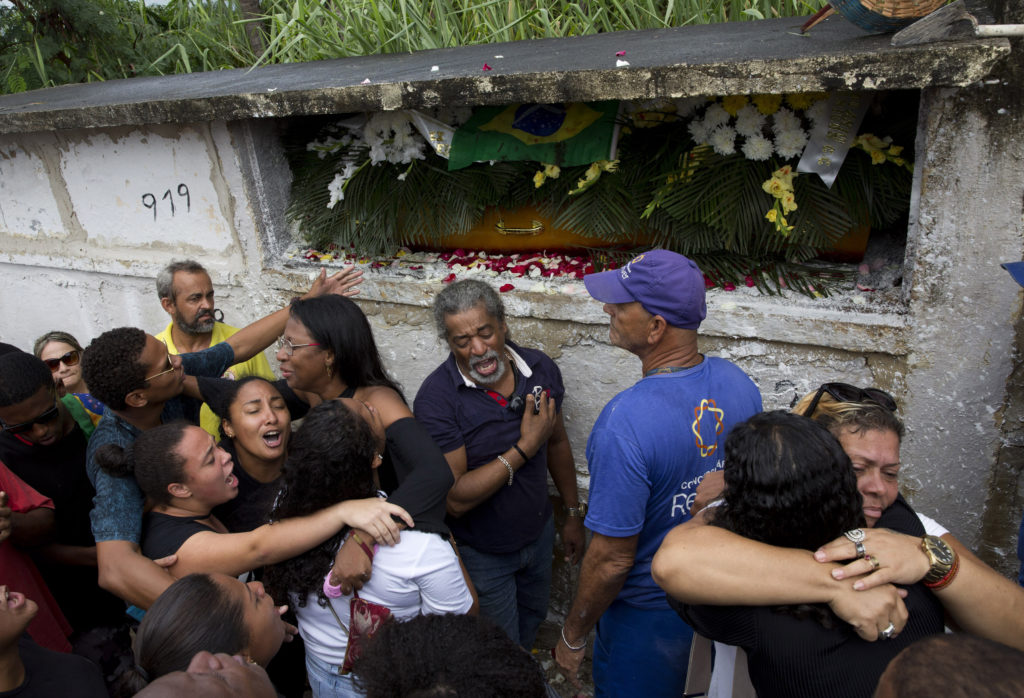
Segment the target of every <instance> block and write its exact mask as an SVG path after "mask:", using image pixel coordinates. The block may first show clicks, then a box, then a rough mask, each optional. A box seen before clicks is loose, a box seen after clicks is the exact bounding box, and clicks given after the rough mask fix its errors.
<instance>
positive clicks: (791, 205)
mask: <svg viewBox="0 0 1024 698" xmlns="http://www.w3.org/2000/svg"><path fill="white" fill-rule="evenodd" d="M780 200H781V201H782V211H783V212H784V213H792V212H793V211H795V210H796V196H794V195H793V192H787V193H786V194H783V196H782V198H781V199H780Z"/></svg>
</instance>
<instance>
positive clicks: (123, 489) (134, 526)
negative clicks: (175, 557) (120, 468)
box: [85, 422, 144, 544]
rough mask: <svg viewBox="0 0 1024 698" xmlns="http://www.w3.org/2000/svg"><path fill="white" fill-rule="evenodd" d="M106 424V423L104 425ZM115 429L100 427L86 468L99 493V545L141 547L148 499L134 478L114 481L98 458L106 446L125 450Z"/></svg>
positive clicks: (95, 517) (95, 524) (94, 515)
mask: <svg viewBox="0 0 1024 698" xmlns="http://www.w3.org/2000/svg"><path fill="white" fill-rule="evenodd" d="M101 424H102V422H101ZM121 441H122V440H121V439H118V438H117V432H116V430H114V429H107V428H104V429H100V428H99V427H97V429H96V431H95V432H94V433H93V438H92V439H90V440H89V449H88V451H87V452H86V460H85V467H86V471H87V473H88V475H89V479H90V480H91V481H92V484H93V487H94V488H95V489H96V495H95V496H94V497H93V500H92V502H93V507H92V512H90V514H89V517H90V522H91V525H92V535H93V538H95V539H96V542H97V543H102V542H104V541H109V540H126V541H130V542H132V543H136V544H138V543H139V541H140V540H141V538H142V509H143V504H144V497H143V495H142V490H140V489H139V485H138V483H136V482H135V478H132V477H114V476H113V475H109V474H107V473H106V472H104V471H103V469H102V468H100V467H99V465H98V464H97V463H96V460H95V458H94V456H95V453H96V449H98V448H99V447H100V446H103V445H105V444H110V443H113V444H117V445H120V446H125V445H127V444H125V443H121Z"/></svg>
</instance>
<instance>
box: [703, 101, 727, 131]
mask: <svg viewBox="0 0 1024 698" xmlns="http://www.w3.org/2000/svg"><path fill="white" fill-rule="evenodd" d="M728 120H729V112H727V111H726V110H725V107H723V106H722V105H721V104H719V103H718V102H715V103H714V104H712V105H711V106H710V107H708V108H707V111H705V112H704V123H706V124H707V126H708V130H709V131H714V130H715V127H716V126H721V125H722V124H724V123H725V122H727V121H728Z"/></svg>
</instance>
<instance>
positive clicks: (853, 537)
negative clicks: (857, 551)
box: [843, 528, 865, 543]
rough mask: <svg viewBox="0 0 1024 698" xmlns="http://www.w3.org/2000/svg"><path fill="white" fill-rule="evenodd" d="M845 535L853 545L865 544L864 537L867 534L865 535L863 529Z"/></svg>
mask: <svg viewBox="0 0 1024 698" xmlns="http://www.w3.org/2000/svg"><path fill="white" fill-rule="evenodd" d="M843 535H844V536H846V538H847V540H849V541H850V542H851V543H863V542H864V535H865V534H864V529H862V528H853V529H850V530H849V531H847V532H846V533H844V534H843Z"/></svg>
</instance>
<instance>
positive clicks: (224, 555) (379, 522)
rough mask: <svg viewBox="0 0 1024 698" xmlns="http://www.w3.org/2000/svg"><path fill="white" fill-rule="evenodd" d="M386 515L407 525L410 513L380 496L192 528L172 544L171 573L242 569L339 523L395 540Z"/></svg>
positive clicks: (319, 539)
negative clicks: (228, 529)
mask: <svg viewBox="0 0 1024 698" xmlns="http://www.w3.org/2000/svg"><path fill="white" fill-rule="evenodd" d="M392 516H398V517H401V518H402V519H403V520H404V521H405V522H406V523H407V524H408V525H410V526H412V524H413V521H412V517H410V516H409V514H408V513H407V512H406V511H405V510H404V509H402V508H401V507H400V506H397V505H395V504H390V503H388V502H386V501H384V500H383V499H377V498H371V499H358V500H349V501H345V502H341V503H339V504H335V505H333V506H330V507H327V508H326V509H322V510H320V511H318V512H316V513H314V514H310V515H309V516H298V517H295V518H291V519H284V520H283V521H277V522H274V523H269V524H264V525H262V526H260V527H259V528H256V529H254V530H252V531H248V532H246V533H215V532H213V531H209V532H206V531H204V532H202V533H196V534H195V535H193V536H191V537H190V538H189V539H188V540H186V541H185V542H184V543H182V545H181V547H180V548H179V549H178V552H177V555H178V562H177V564H176V565H174V566H173V567H172V568H171V572H172V573H173V574H174V575H175V576H176V577H183V576H185V575H186V574H189V573H191V572H223V573H224V574H230V575H239V574H242V573H243V572H247V571H249V570H252V569H255V568H257V567H262V566H264V565H271V564H274V563H275V562H281V561H282V560H287V559H288V558H290V557H295V556H296V555H299V554H300V553H304V552H306V551H307V550H309V549H311V548H313V547H315V546H317V545H319V544H320V543H323V542H324V541H325V540H327V539H328V538H330V537H331V536H333V535H334V534H335V533H337V532H338V531H340V530H341V529H342V528H344V527H345V526H352V527H354V528H360V529H364V530H366V531H368V532H370V533H371V534H372V535H373V536H374V537H375V538H377V539H380V540H383V541H385V542H388V543H393V542H396V541H397V540H398V534H399V527H398V524H396V523H395V522H394V521H393V520H392V518H391V517H392Z"/></svg>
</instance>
